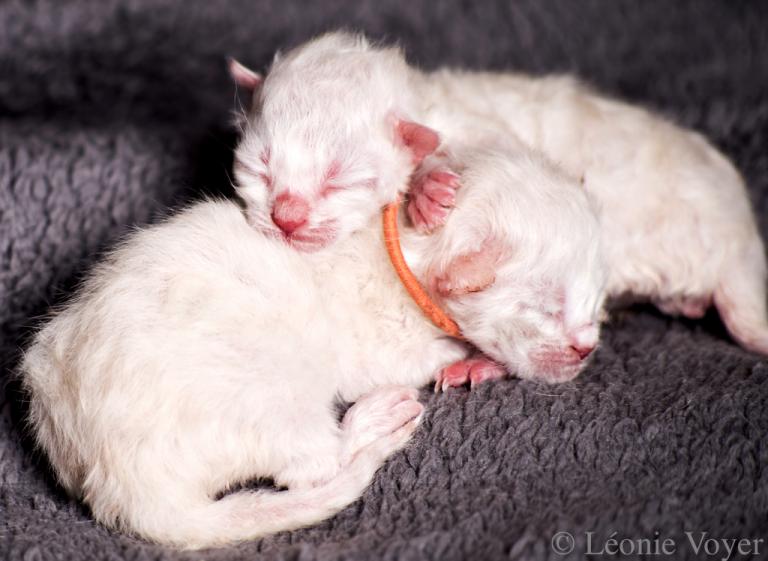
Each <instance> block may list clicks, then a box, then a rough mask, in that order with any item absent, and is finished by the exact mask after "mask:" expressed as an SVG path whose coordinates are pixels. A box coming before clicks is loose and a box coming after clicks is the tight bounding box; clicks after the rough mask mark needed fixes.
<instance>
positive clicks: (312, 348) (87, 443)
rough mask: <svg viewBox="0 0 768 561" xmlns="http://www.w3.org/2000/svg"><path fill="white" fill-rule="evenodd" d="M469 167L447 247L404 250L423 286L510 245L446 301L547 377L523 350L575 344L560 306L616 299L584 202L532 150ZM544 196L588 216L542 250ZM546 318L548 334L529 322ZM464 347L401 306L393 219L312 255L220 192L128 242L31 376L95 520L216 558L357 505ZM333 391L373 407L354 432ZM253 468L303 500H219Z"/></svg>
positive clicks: (62, 319)
mask: <svg viewBox="0 0 768 561" xmlns="http://www.w3.org/2000/svg"><path fill="white" fill-rule="evenodd" d="M464 160H465V161H468V162H470V165H469V166H468V167H467V170H466V172H465V175H464V176H463V178H462V180H463V182H464V184H465V188H464V189H463V193H462V197H463V199H462V200H463V204H462V205H461V207H460V208H459V209H457V210H456V212H455V213H454V215H453V216H452V217H451V218H450V220H449V221H448V223H447V225H446V227H445V228H444V229H443V230H442V231H441V232H440V233H439V234H438V235H435V236H431V237H426V236H422V235H419V234H416V233H414V232H409V231H408V230H407V229H405V230H404V231H403V247H404V251H405V252H406V254H407V255H408V258H409V260H410V263H411V265H412V266H413V268H414V269H415V270H416V271H418V272H419V275H420V276H421V277H422V280H423V281H424V282H425V283H426V284H427V285H428V286H429V285H430V278H432V277H433V276H434V275H438V274H440V273H441V271H443V270H444V269H445V268H446V267H449V266H450V263H451V260H452V258H453V257H454V256H455V255H456V254H457V253H459V254H460V253H461V252H463V251H464V250H465V249H466V248H470V247H476V246H478V245H479V244H481V243H483V240H484V239H485V236H486V234H487V233H488V232H494V236H495V239H496V240H497V241H498V242H499V243H500V244H501V245H502V246H503V247H504V256H503V257H500V259H499V261H498V263H496V264H494V266H495V267H497V271H496V282H495V283H493V284H492V285H491V286H489V287H488V288H487V289H486V290H484V291H482V292H479V293H475V294H469V295H465V296H462V297H458V298H456V299H453V298H450V299H448V300H447V301H446V305H448V306H449V307H450V308H451V310H452V312H453V313H454V315H455V317H456V318H457V320H458V321H459V324H460V326H461V327H462V329H463V330H464V332H465V333H466V335H467V337H469V338H470V339H471V340H473V341H474V342H475V343H477V345H478V346H479V347H480V348H481V349H482V350H483V351H485V352H486V353H487V354H489V355H490V356H492V357H494V358H496V359H497V360H499V361H501V362H503V363H504V364H505V365H506V366H507V367H509V368H511V369H513V370H514V369H517V368H519V372H520V374H521V375H525V376H541V377H543V378H545V379H550V378H551V377H552V376H555V375H556V373H555V372H553V371H552V369H551V368H550V367H551V365H541V364H539V363H534V362H531V361H529V360H528V359H527V353H528V351H529V350H530V345H531V344H532V342H535V341H536V342H540V343H541V345H543V346H548V347H547V348H549V347H551V346H552V345H561V346H562V345H567V344H568V342H567V341H566V340H563V337H564V329H565V328H566V327H567V326H566V324H565V323H563V322H560V321H557V320H555V319H553V318H555V317H556V316H557V314H558V313H559V311H560V308H559V307H561V306H562V305H563V302H568V306H567V310H563V315H564V317H566V318H567V321H568V322H574V323H579V324H580V323H584V322H594V319H595V311H596V310H597V309H598V308H599V306H600V301H599V300H596V299H595V298H594V294H596V293H599V290H598V288H597V287H595V286H592V285H594V284H599V283H600V282H602V279H601V278H595V277H594V275H593V269H594V267H593V266H592V265H593V260H594V259H597V257H598V255H599V247H598V245H599V244H598V236H597V233H596V225H595V224H593V221H590V219H589V216H591V214H590V212H589V208H588V205H587V202H586V199H585V197H584V194H583V193H582V192H581V191H579V190H578V189H577V188H575V186H574V185H572V184H570V183H568V181H567V180H565V179H564V178H563V177H562V176H561V175H560V174H559V173H557V172H556V171H554V170H551V169H550V168H548V167H546V166H542V165H541V162H540V161H539V160H538V158H537V157H536V156H535V155H529V154H521V155H514V156H513V155H512V154H499V153H497V152H496V153H495V152H493V151H485V150H483V151H479V152H478V153H477V154H475V155H471V154H466V155H464ZM475 166H477V167H478V169H479V168H482V170H483V173H476V172H474V171H473V169H474V168H475ZM534 169H535V170H538V171H535V172H534V173H535V174H537V175H532V171H533V170H534ZM521 182H522V183H521ZM517 183H521V184H520V185H519V187H520V189H515V188H512V189H510V188H509V187H511V186H514V185H515V184H517ZM540 197H552V199H553V201H554V204H553V212H556V213H557V214H558V216H560V217H562V223H564V224H565V223H569V222H573V223H575V224H578V225H585V226H584V227H583V228H581V227H580V228H579V229H577V231H572V230H571V229H570V228H563V229H557V228H555V229H554V230H553V232H552V234H553V235H554V236H556V237H558V238H562V243H561V244H552V245H551V246H545V247H542V248H540V251H541V252H543V253H537V251H533V250H532V245H531V244H530V243H529V241H528V238H529V237H531V236H532V235H533V236H534V237H535V238H537V239H538V238H539V237H540V235H541V230H542V229H550V225H549V224H548V223H546V222H538V223H533V222H531V221H530V220H527V218H526V217H525V212H524V211H521V209H525V208H526V207H527V206H528V205H529V204H530V203H531V201H530V199H531V198H534V199H536V198H540ZM510 218H512V219H511V220H510ZM566 246H568V247H570V248H571V250H572V252H568V251H566V255H564V257H565V258H566V259H564V260H563V261H562V262H563V266H564V267H566V268H567V269H568V270H569V274H570V275H572V276H573V277H574V279H575V282H574V284H573V285H572V286H573V287H575V288H573V292H572V293H569V294H568V297H567V299H566V300H564V301H550V300H551V299H548V298H547V295H548V294H550V292H551V289H552V288H553V286H552V285H551V283H557V282H559V280H560V279H561V278H562V275H563V271H562V270H554V269H550V268H548V267H542V266H541V264H542V262H544V263H549V262H551V261H557V262H560V260H557V259H556V260H552V259H549V258H545V259H541V257H546V256H548V255H549V254H551V253H552V252H553V251H556V252H558V251H560V250H561V248H565V247H566ZM585 247H586V248H588V250H587V252H586V254H583V253H578V252H576V251H575V250H577V249H580V248H581V249H583V248H585ZM532 295H536V296H537V297H541V298H542V300H546V301H547V302H548V304H547V305H548V306H549V307H550V312H551V317H550V318H548V319H547V320H546V321H543V320H542V319H541V318H538V317H536V316H535V315H534V316H531V315H530V313H533V312H530V310H529V311H528V312H527V311H526V309H525V308H524V306H525V305H526V303H525V300H527V299H528V298H529V297H530V296H532ZM521 298H522V300H521ZM491 308H498V310H492V309H491ZM529 312H530V313H529ZM526 314H528V315H526ZM531 317H533V323H534V324H535V325H536V326H538V327H539V328H540V330H539V331H538V332H536V333H532V332H523V331H518V330H515V329H514V326H516V325H517V326H524V324H523V323H521V321H523V320H526V321H527V320H528V319H530V318H531ZM467 353H468V349H467V347H465V345H463V344H461V343H459V342H457V341H455V340H453V339H449V338H447V337H445V336H444V335H443V334H442V332H440V331H439V330H438V329H437V328H436V327H434V326H433V325H432V324H431V323H430V322H429V321H428V320H427V319H426V318H425V317H424V316H423V315H422V313H421V312H420V310H419V309H418V308H417V307H416V305H415V304H414V303H413V302H412V300H411V299H410V297H409V296H408V295H407V294H406V292H405V290H404V288H403V287H402V285H401V283H400V281H399V279H398V278H397V277H396V275H395V273H394V271H393V269H392V267H391V265H390V263H389V261H388V259H387V256H386V253H385V249H384V244H383V240H382V233H381V224H380V218H379V217H378V216H375V217H374V218H373V219H372V220H371V221H369V224H368V225H367V226H366V227H365V228H363V229H362V230H361V231H360V232H358V233H357V234H356V235H353V236H348V237H347V238H345V239H344V240H340V241H339V242H338V243H336V244H333V245H332V246H331V247H329V248H327V249H326V250H325V251H322V252H318V253H314V254H301V253H299V252H297V251H295V250H294V249H293V248H292V247H290V246H288V245H286V244H285V243H283V242H282V241H280V240H275V239H273V238H271V237H269V236H265V235H264V234H263V233H262V232H260V231H258V230H255V229H253V228H251V227H250V226H249V225H248V223H247V221H246V219H245V217H244V215H243V214H242V212H241V210H240V209H239V208H238V207H237V206H236V205H235V204H233V203H230V202H206V203H201V204H198V205H196V206H194V207H192V208H190V209H189V210H187V211H185V212H182V213H180V214H179V215H177V216H176V217H174V218H172V219H170V220H169V221H167V222H166V223H163V224H161V225H158V226H154V227H150V228H148V229H146V230H143V231H140V232H138V233H136V234H134V235H133V236H131V237H130V238H129V239H128V240H127V241H126V242H125V243H124V244H123V245H122V246H121V247H119V248H118V249H117V250H115V251H114V252H113V253H112V254H111V256H110V257H109V258H108V259H107V260H106V261H105V262H104V263H103V264H101V265H100V266H98V267H97V268H96V269H95V270H94V272H93V274H92V275H91V276H90V278H89V279H88V280H87V281H86V282H85V284H84V286H83V287H82V289H81V290H80V292H79V295H78V296H77V297H76V298H75V299H74V300H73V301H72V302H71V303H70V304H69V305H67V306H65V307H64V308H63V309H62V310H61V311H60V312H59V313H58V314H57V315H56V316H55V317H54V318H53V319H51V320H50V321H49V322H48V323H47V325H45V326H44V327H43V329H42V330H41V331H40V332H39V333H38V334H37V336H36V337H35V339H34V341H33V343H32V345H31V346H30V347H29V348H28V350H27V352H26V354H25V358H24V361H23V363H22V366H21V370H22V374H23V380H24V384H25V387H26V389H27V390H28V392H29V394H30V399H31V401H30V411H31V423H32V427H33V429H34V431H35V434H36V436H37V440H38V442H39V444H40V446H41V447H42V448H43V449H44V450H45V451H46V453H47V455H48V457H49V458H50V460H51V463H52V465H53V467H54V469H55V470H56V473H57V474H58V477H59V479H60V481H61V483H62V484H63V486H64V487H65V488H66V489H67V490H68V491H69V492H70V493H72V494H73V495H76V496H79V497H82V499H83V500H84V501H85V502H86V503H87V504H88V505H89V506H90V508H91V510H92V512H93V515H94V516H95V518H96V519H97V520H99V521H100V522H102V523H104V524H106V525H108V526H110V527H116V528H119V529H122V530H123V531H127V532H131V533H134V534H137V535H139V536H142V537H144V538H147V539H150V540H154V541H158V542H162V543H166V544H171V545H175V546H180V547H204V546H212V545H222V544H226V543H231V542H235V541H239V540H244V539H249V538H254V537H257V536H261V535H264V534H267V533H270V532H275V531H279V530H285V529H290V528H295V527H298V526H302V525H306V524H311V523H314V522H317V521H319V520H321V519H323V518H325V517H327V516H330V515H331V514H332V513H333V512H335V511H337V510H339V509H340V508H342V507H343V506H345V505H346V504H348V503H350V502H351V501H353V500H355V499H356V498H357V497H358V496H359V495H360V494H361V493H362V491H363V490H364V489H365V487H366V485H367V484H368V482H369V481H370V480H371V478H372V476H373V474H374V472H375V470H376V469H377V467H378V466H379V465H380V464H381V462H382V461H383V459H384V458H385V457H386V456H387V455H388V454H390V453H391V452H393V451H394V450H396V449H397V448H398V447H399V446H401V445H402V444H403V443H404V442H405V441H406V440H407V438H408V436H409V435H410V433H411V432H412V431H413V428H414V425H415V422H416V421H415V419H416V418H417V417H418V415H419V414H420V412H421V406H420V405H419V404H418V402H417V401H416V400H415V397H416V395H415V393H413V390H409V389H407V387H419V386H422V385H424V384H425V383H427V382H428V381H430V380H432V379H434V376H435V374H436V373H437V372H438V371H439V370H440V369H441V368H442V367H444V366H446V365H447V364H449V363H452V362H454V361H457V360H461V359H463V358H465V357H466V356H467ZM537 369H539V370H540V371H539V370H537ZM566 375H568V376H571V375H575V372H573V371H571V370H569V371H568V372H566ZM404 386H407V387H404ZM337 397H341V398H342V399H344V400H347V401H357V403H356V404H355V405H354V406H353V407H352V408H351V409H350V411H349V412H348V413H347V414H346V416H345V419H344V421H343V422H342V424H341V425H339V423H338V422H337V420H336V415H335V413H334V401H335V400H336V399H337ZM254 477H273V478H274V479H275V481H276V482H277V483H278V484H280V485H285V486H287V487H288V488H289V490H288V491H286V492H281V493H269V492H262V493H254V492H251V491H238V492H235V493H233V494H230V495H228V496H226V497H225V498H223V499H221V500H218V501H217V500H215V497H216V496H217V494H219V493H221V492H222V491H225V490H226V489H228V488H230V487H232V486H233V485H236V484H238V483H242V482H244V481H248V480H250V479H252V478H254Z"/></svg>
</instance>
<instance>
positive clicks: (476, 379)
mask: <svg viewBox="0 0 768 561" xmlns="http://www.w3.org/2000/svg"><path fill="white" fill-rule="evenodd" d="M506 374H507V373H506V371H505V370H504V367H503V366H501V365H500V364H497V363H495V362H493V361H492V360H490V359H487V358H469V359H466V360H460V361H458V362H454V363H453V364H451V365H450V366H446V367H445V368H443V369H442V370H441V371H440V372H438V373H437V376H436V377H435V393H437V392H439V391H441V390H442V391H445V390H447V389H448V388H458V387H460V386H463V385H464V384H466V383H467V382H469V385H470V387H472V388H473V387H475V385H476V384H480V383H482V382H485V381H487V380H498V379H499V378H503V377H504V376H506Z"/></svg>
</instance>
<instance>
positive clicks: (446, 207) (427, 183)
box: [407, 166, 460, 233]
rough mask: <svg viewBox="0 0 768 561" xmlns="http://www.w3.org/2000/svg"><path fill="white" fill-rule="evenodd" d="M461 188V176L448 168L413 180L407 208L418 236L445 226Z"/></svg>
mask: <svg viewBox="0 0 768 561" xmlns="http://www.w3.org/2000/svg"><path fill="white" fill-rule="evenodd" d="M459 186H460V184H459V176H458V175H457V174H455V173H454V172H453V171H451V170H450V169H448V168H447V167H443V166H440V167H436V168H434V169H432V170H431V171H429V172H427V173H423V174H419V173H417V174H416V176H415V177H414V178H413V179H412V180H411V185H410V192H409V201H408V207H407V212H408V217H409V218H410V219H411V223H412V224H413V226H414V227H415V228H416V229H417V230H418V231H419V232H423V233H429V232H431V231H433V230H435V229H436V228H439V227H440V226H442V225H443V224H445V220H446V218H448V214H449V213H450V212H451V208H453V206H454V204H455V203H456V189H458V188H459Z"/></svg>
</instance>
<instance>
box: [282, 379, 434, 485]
mask: <svg viewBox="0 0 768 561" xmlns="http://www.w3.org/2000/svg"><path fill="white" fill-rule="evenodd" d="M417 397H418V391H417V390H414V389H412V388H408V387H404V386H386V387H383V388H379V389H376V390H374V391H372V392H370V393H368V394H366V395H365V396H363V397H362V398H361V399H360V400H358V401H357V402H356V403H355V404H354V405H352V407H350V408H349V410H348V411H347V413H346V414H345V415H344V419H343V420H342V422H341V425H340V426H339V423H338V422H337V421H336V419H335V416H334V415H333V413H332V412H331V411H328V412H325V411H323V412H318V414H317V415H315V416H311V417H310V416H309V415H306V414H305V416H304V418H303V419H302V420H301V423H299V424H298V425H297V427H296V431H294V433H295V434H292V435H283V438H285V439H286V440H287V441H288V442H291V449H292V452H291V456H290V459H289V461H288V462H287V465H286V466H285V468H284V469H282V470H281V471H280V473H279V474H277V475H275V482H276V483H278V484H279V485H281V486H286V487H289V488H291V489H301V488H306V487H315V486H318V485H320V484H324V483H325V482H327V481H329V480H330V479H332V478H333V477H335V476H336V475H337V473H339V471H340V470H343V469H345V468H346V466H348V465H349V464H350V462H352V460H353V459H354V457H355V456H356V454H357V453H358V452H359V451H360V450H362V449H364V448H366V447H368V446H369V445H371V444H372V443H374V442H376V441H378V440H380V439H383V438H388V437H391V436H392V435H393V434H395V433H397V431H398V430H399V429H401V428H402V427H403V426H405V425H407V424H408V423H411V422H414V423H417V422H418V418H419V416H420V415H421V413H422V411H423V409H424V407H423V406H422V405H421V404H420V403H419V402H418V400H417ZM321 413H322V414H321ZM326 413H327V414H326ZM398 434H399V433H398Z"/></svg>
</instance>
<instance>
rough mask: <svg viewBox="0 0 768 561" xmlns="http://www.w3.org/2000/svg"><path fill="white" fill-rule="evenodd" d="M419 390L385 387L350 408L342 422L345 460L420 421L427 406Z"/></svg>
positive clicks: (343, 456)
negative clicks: (420, 401)
mask: <svg viewBox="0 0 768 561" xmlns="http://www.w3.org/2000/svg"><path fill="white" fill-rule="evenodd" d="M418 395H419V392H418V390H415V389H413V388H409V387H405V386H385V387H382V388H378V389H376V390H373V391H372V392H369V393H367V394H366V395H364V396H363V397H361V398H360V399H359V400H358V401H357V402H355V404H354V405H353V406H352V407H350V408H349V410H348V411H347V413H346V414H345V415H344V419H343V420H342V423H341V429H342V431H343V450H342V458H343V462H344V463H346V462H349V461H351V459H352V458H353V457H354V456H355V454H357V453H358V452H359V451H360V450H361V449H363V448H365V447H366V446H368V445H370V444H371V443H372V442H375V441H377V440H379V439H381V438H385V437H387V436H388V435H390V434H393V433H395V432H396V431H398V430H399V429H400V428H401V427H403V426H405V425H406V424H408V423H410V422H412V421H415V422H418V420H419V418H420V416H421V413H422V412H423V411H424V406H423V405H421V403H419V401H418Z"/></svg>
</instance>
